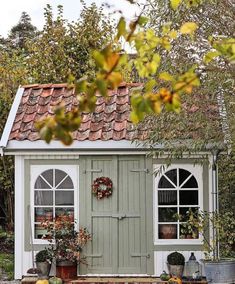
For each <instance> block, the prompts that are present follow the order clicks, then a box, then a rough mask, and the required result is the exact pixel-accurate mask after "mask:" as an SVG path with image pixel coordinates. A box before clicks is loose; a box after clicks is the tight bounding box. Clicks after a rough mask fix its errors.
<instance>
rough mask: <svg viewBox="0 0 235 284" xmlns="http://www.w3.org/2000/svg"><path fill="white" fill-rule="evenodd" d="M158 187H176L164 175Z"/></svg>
mask: <svg viewBox="0 0 235 284" xmlns="http://www.w3.org/2000/svg"><path fill="white" fill-rule="evenodd" d="M158 188H174V186H173V185H172V184H171V183H170V182H169V181H168V180H167V179H166V177H164V176H162V177H161V179H160V181H159V184H158Z"/></svg>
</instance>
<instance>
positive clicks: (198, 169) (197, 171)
mask: <svg viewBox="0 0 235 284" xmlns="http://www.w3.org/2000/svg"><path fill="white" fill-rule="evenodd" d="M163 166H165V167H164V169H163V170H162V171H161V170H160V169H161V168H162V167H163ZM176 168H181V169H183V170H186V171H189V172H190V173H192V174H193V176H194V177H195V178H196V180H197V183H198V208H199V210H203V168H202V166H201V165H193V164H177V163H174V164H171V165H170V166H166V165H163V164H154V165H153V170H154V173H156V172H157V174H156V175H154V181H153V185H154V186H153V189H154V192H153V197H154V198H153V211H154V212H153V216H154V220H153V228H154V229H153V232H154V245H172V244H173V245H174V244H175V245H181V244H185V245H187V244H190V245H202V244H203V237H202V235H201V234H199V238H198V239H159V238H158V183H159V181H160V179H161V177H162V175H163V174H164V173H166V172H168V171H170V170H173V169H176ZM158 171H159V173H158ZM172 190H173V189H172ZM177 192H178V190H177ZM177 194H178V193H177ZM165 207H167V206H165ZM169 207H170V206H169ZM171 207H172V206H171ZM177 207H179V205H177ZM169 224H172V222H169ZM177 232H178V229H177Z"/></svg>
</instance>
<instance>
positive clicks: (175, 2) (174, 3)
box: [171, 0, 181, 10]
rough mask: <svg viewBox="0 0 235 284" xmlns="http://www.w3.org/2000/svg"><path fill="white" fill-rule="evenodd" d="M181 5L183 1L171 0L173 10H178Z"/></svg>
mask: <svg viewBox="0 0 235 284" xmlns="http://www.w3.org/2000/svg"><path fill="white" fill-rule="evenodd" d="M180 3H181V0H171V7H172V9H174V10H176V9H177V8H178V7H179V5H180Z"/></svg>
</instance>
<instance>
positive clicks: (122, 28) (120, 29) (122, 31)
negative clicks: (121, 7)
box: [117, 17, 126, 39]
mask: <svg viewBox="0 0 235 284" xmlns="http://www.w3.org/2000/svg"><path fill="white" fill-rule="evenodd" d="M117 31H118V33H117V39H119V38H120V37H121V36H124V35H125V34H126V21H125V19H124V18H123V17H121V18H120V20H119V22H118V25H117Z"/></svg>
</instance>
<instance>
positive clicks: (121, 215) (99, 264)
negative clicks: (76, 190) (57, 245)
mask: <svg viewBox="0 0 235 284" xmlns="http://www.w3.org/2000/svg"><path fill="white" fill-rule="evenodd" d="M84 166H85V168H86V170H85V175H84V177H83V179H84V182H82V187H83V188H82V189H80V192H82V193H81V194H82V195H83V198H81V200H84V203H83V204H81V205H80V210H81V212H83V213H81V219H82V220H83V221H82V224H84V225H85V226H87V227H88V230H89V231H90V232H91V233H92V242H91V243H90V244H89V245H88V246H87V248H86V251H85V254H86V255H87V263H88V266H85V265H80V273H81V274H86V273H99V274H105V273H106V274H146V273H147V263H148V261H149V259H148V255H149V253H150V252H148V251H147V247H149V246H147V241H148V240H147V237H146V230H147V225H146V171H145V158H144V157H140V156H133V157H128V156H127V157H117V156H109V157H96V156H94V157H91V158H90V159H89V158H87V160H86V162H85V163H84ZM101 176H105V177H110V178H111V179H112V181H113V194H112V196H110V197H109V198H104V199H101V200H97V198H96V197H95V196H93V195H92V193H91V184H92V183H93V181H94V180H95V179H96V178H97V177H101ZM151 191H152V189H151ZM83 210H84V211H83ZM84 212H85V214H84ZM149 217H150V218H151V216H149ZM150 241H151V240H150Z"/></svg>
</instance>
